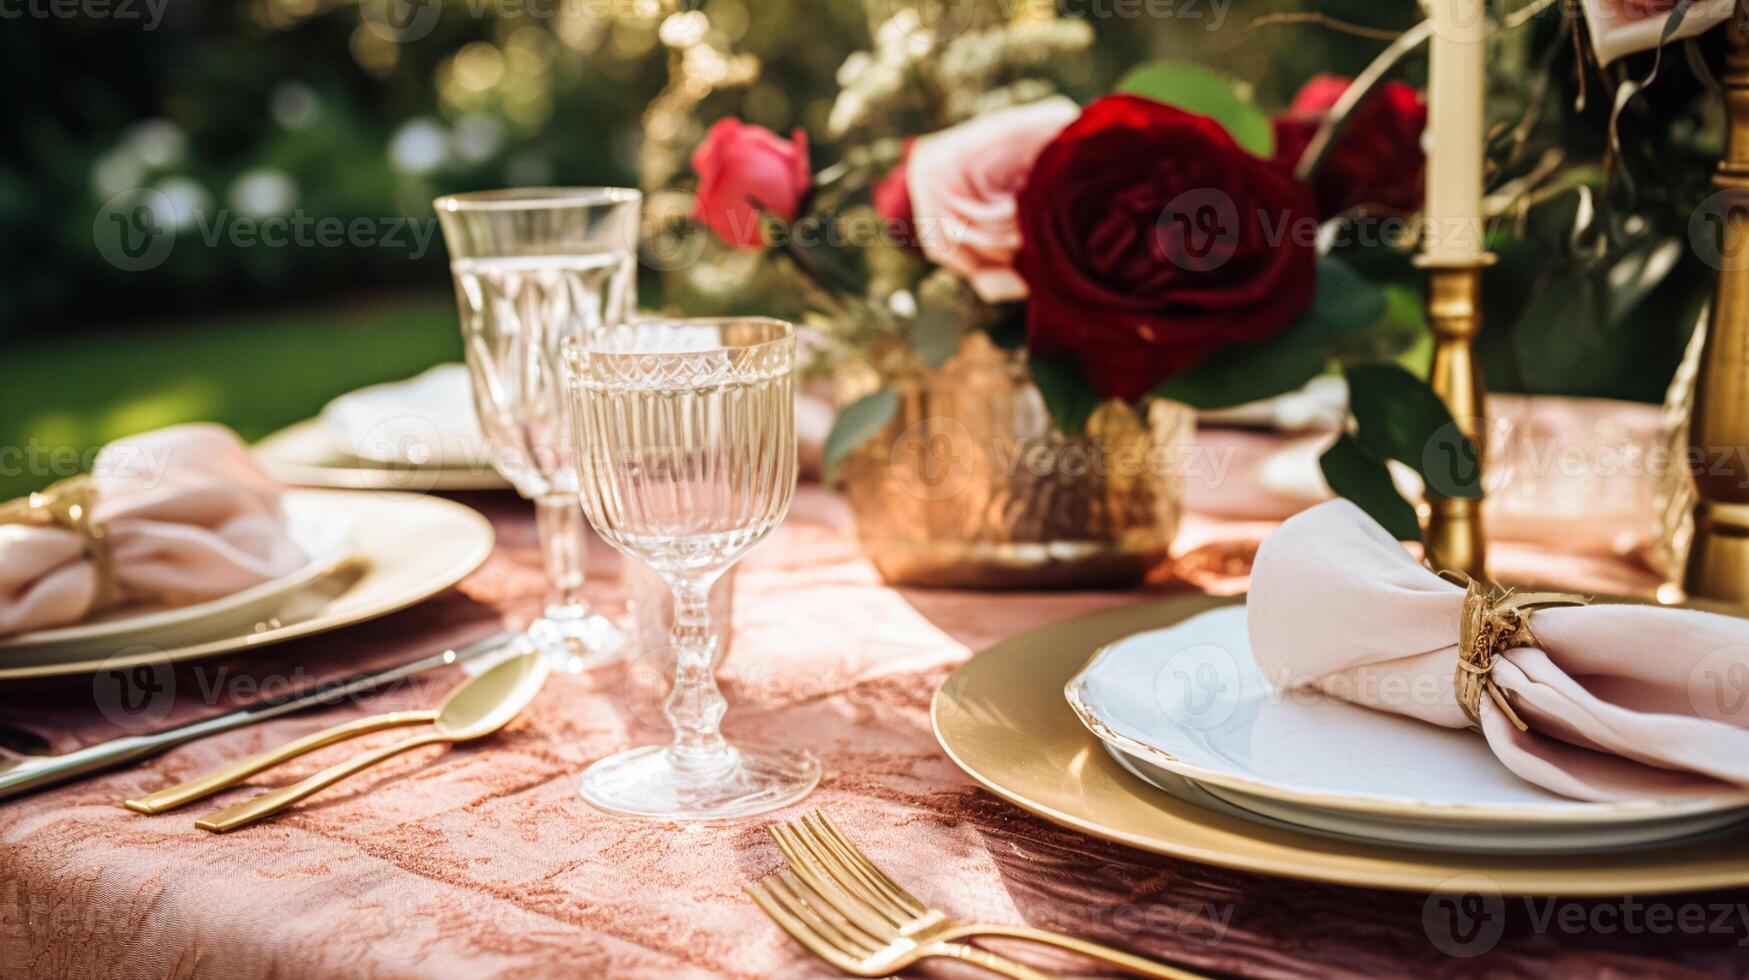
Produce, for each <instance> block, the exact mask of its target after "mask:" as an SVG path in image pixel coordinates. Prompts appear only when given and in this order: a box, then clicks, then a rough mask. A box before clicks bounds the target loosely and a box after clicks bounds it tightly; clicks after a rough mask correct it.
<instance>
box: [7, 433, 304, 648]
mask: <svg viewBox="0 0 1749 980" xmlns="http://www.w3.org/2000/svg"><path fill="white" fill-rule="evenodd" d="M35 503H36V506H32V502H31V501H30V500H29V499H28V498H27V499H25V500H20V501H14V502H12V503H11V504H7V505H5V507H4V508H3V509H0V521H6V522H5V523H0V636H6V635H10V634H13V633H22V632H27V631H30V630H38V629H47V628H50V627H55V626H66V625H69V624H71V623H77V622H79V621H80V620H82V619H84V618H85V617H86V616H88V615H90V614H91V613H93V612H95V611H98V610H100V609H102V608H105V607H108V606H113V605H118V604H123V603H128V604H139V605H150V606H178V605H186V604H188V603H192V602H202V601H205V600H208V599H214V598H217V597H219V596H223V595H228V594H230V593H232V592H236V591H238V590H240V589H245V588H248V587H250V586H252V585H257V584H259V583H262V582H265V581H268V580H269V579H273V578H277V577H279V576H281V575H285V574H288V573H290V572H293V571H296V570H297V569H298V568H300V567H302V566H303V565H304V564H305V563H306V562H307V561H309V558H308V557H307V556H306V555H305V554H304V553H303V551H302V550H301V549H299V548H298V546H297V544H296V543H294V542H293V541H292V539H291V537H290V536H289V535H288V534H287V533H286V527H285V519H284V515H283V513H282V511H281V509H280V487H279V485H278V484H277V483H275V482H274V481H273V479H272V478H271V477H269V476H268V475H267V474H266V473H264V472H262V470H261V468H260V467H259V466H257V465H256V463H255V458H254V457H253V456H252V455H251V454H250V452H249V450H248V448H247V447H246V446H244V445H243V443H242V441H241V440H240V439H238V438H237V436H236V434H235V433H233V432H231V430H229V429H226V428H224V427H222V426H217V425H210V424H194V425H180V426H175V427H173V428H169V429H160V430H158V431H156V432H148V433H145V434H143V435H138V436H131V437H129V438H126V439H119V440H117V441H115V442H112V443H110V444H109V445H108V446H105V447H104V448H103V450H102V451H101V452H99V453H98V455H97V460H96V462H95V464H94V465H93V466H92V472H91V475H90V476H89V477H78V478H75V479H74V480H73V481H66V482H63V483H62V484H57V485H56V487H54V488H51V489H50V491H47V492H45V493H44V494H43V495H40V496H39V497H38V499H37V500H36V501H35Z"/></svg>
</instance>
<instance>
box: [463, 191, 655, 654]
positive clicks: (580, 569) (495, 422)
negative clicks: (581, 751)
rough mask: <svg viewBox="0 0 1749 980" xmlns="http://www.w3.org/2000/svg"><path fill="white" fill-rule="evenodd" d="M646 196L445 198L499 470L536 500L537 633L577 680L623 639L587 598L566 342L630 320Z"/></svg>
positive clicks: (468, 348) (474, 365) (491, 194)
mask: <svg viewBox="0 0 1749 980" xmlns="http://www.w3.org/2000/svg"><path fill="white" fill-rule="evenodd" d="M642 200H643V198H642V195H640V194H639V193H638V192H637V191H635V190H628V189H624V188H617V187H574V188H572V187H542V188H524V189H513V190H501V191H482V192H479V193H474V194H454V195H451V196H448V197H440V198H438V199H437V200H436V201H435V202H434V207H435V208H436V209H437V217H438V221H439V222H440V223H441V224H442V226H443V239H444V242H445V243H446V244H447V245H448V247H449V255H450V270H451V272H452V273H453V276H454V279H455V290H456V305H457V307H458V308H459V310H460V312H461V327H462V341H463V345H464V346H463V350H464V353H465V356H466V360H467V365H468V375H469V378H470V380H471V381H472V382H473V393H474V409H475V411H476V412H477V413H478V414H479V417H480V428H481V429H482V431H484V433H485V436H486V441H487V443H488V445H489V446H490V448H491V450H492V464H493V466H494V468H496V469H497V470H498V472H499V473H501V474H502V475H503V476H504V478H505V479H507V480H509V481H510V483H511V484H512V485H514V486H515V487H516V490H517V492H518V493H520V494H521V495H522V496H523V497H525V498H527V499H529V500H533V501H534V504H535V520H536V530H537V533H538V534H539V536H540V549H541V558H542V560H543V562H544V564H545V566H546V572H547V578H548V580H549V581H550V583H551V586H552V592H551V593H550V594H549V595H548V597H547V600H546V604H545V607H544V609H543V610H542V614H541V616H540V617H539V618H538V619H536V620H535V621H534V622H533V623H531V624H530V625H529V627H528V635H529V637H530V638H531V639H532V640H533V641H534V643H535V645H536V646H537V647H539V648H540V650H541V651H542V652H543V653H544V654H545V655H546V656H547V657H548V658H549V660H550V661H551V662H552V666H554V667H555V668H557V669H562V670H569V671H572V672H576V671H580V670H582V669H584V668H585V667H590V666H594V665H595V664H597V663H601V662H604V661H608V660H612V659H614V658H616V657H617V656H618V654H619V652H620V650H621V648H622V647H623V646H624V643H625V637H624V634H623V633H622V632H621V630H620V629H619V627H617V626H615V625H614V624H613V623H612V622H611V621H609V620H608V619H606V618H605V617H603V616H600V615H596V614H594V613H592V612H591V611H590V609H589V603H588V601H587V600H586V599H585V598H584V596H583V585H584V582H585V580H586V577H587V572H586V567H587V562H588V540H589V532H588V529H587V527H586V526H585V524H584V520H583V512H582V509H581V508H580V506H579V504H578V501H577V480H576V468H575V467H574V466H573V465H572V463H571V460H570V456H571V455H572V449H571V446H570V437H571V427H570V425H569V424H568V421H567V417H568V410H567V409H566V407H565V395H564V385H563V383H562V381H561V379H560V377H559V344H560V342H562V341H563V340H564V339H565V338H567V337H576V336H580V335H582V334H585V333H588V332H589V331H591V330H599V329H601V328H603V327H607V326H612V325H614V324H617V323H620V322H622V321H624V320H625V318H626V314H627V313H628V312H629V310H630V307H631V304H632V303H633V302H635V300H636V297H635V295H634V285H633V283H634V278H635V274H636V260H637V252H636V249H637V235H638V219H639V208H640V206H641V202H642Z"/></svg>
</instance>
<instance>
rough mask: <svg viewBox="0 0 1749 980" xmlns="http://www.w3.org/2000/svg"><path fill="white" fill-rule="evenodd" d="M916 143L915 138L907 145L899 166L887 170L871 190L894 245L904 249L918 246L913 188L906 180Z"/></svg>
mask: <svg viewBox="0 0 1749 980" xmlns="http://www.w3.org/2000/svg"><path fill="white" fill-rule="evenodd" d="M914 143H915V141H914V140H913V141H910V142H907V143H906V144H905V158H904V159H903V160H901V161H899V165H898V166H897V167H894V168H893V169H892V170H890V171H888V172H887V175H886V176H885V177H882V178H881V179H880V180H877V181H875V184H874V187H872V188H870V190H869V196H870V197H872V198H873V199H874V209H875V211H876V212H877V213H879V214H880V216H881V217H883V218H885V219H886V220H887V225H888V227H889V228H890V229H891V230H892V232H893V241H894V244H896V245H901V246H903V247H905V248H915V247H916V246H917V228H916V226H915V224H914V223H913V221H912V218H911V187H910V185H909V184H907V183H905V180H906V171H907V170H908V169H909V168H910V164H911V147H912V145H913V144H914Z"/></svg>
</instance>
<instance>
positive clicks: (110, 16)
mask: <svg viewBox="0 0 1749 980" xmlns="http://www.w3.org/2000/svg"><path fill="white" fill-rule="evenodd" d="M169 5H170V0H0V21H5V20H81V21H117V22H132V23H138V24H139V25H140V30H142V31H151V30H156V29H157V28H158V24H159V23H160V22H162V21H163V19H164V8H165V7H168V6H169Z"/></svg>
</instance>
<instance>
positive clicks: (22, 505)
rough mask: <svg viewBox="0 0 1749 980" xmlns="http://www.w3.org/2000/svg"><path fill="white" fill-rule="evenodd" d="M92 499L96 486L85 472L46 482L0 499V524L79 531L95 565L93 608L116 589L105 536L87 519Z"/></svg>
mask: <svg viewBox="0 0 1749 980" xmlns="http://www.w3.org/2000/svg"><path fill="white" fill-rule="evenodd" d="M95 503H97V488H96V487H95V486H94V485H92V482H91V477H89V476H73V477H68V478H67V479H65V480H59V481H57V482H55V483H52V484H50V485H49V486H48V488H47V489H45V490H39V491H37V492H36V493H33V494H30V495H28V496H24V497H19V498H18V499H16V500H8V501H6V502H5V503H0V524H25V525H29V526H31V527H60V528H65V529H66V530H69V531H72V532H73V533H74V534H77V535H79V540H80V541H81V542H82V543H83V544H84V546H85V554H86V555H88V556H89V557H90V558H91V564H92V565H93V566H95V567H96V569H97V601H96V602H94V603H93V604H92V605H93V607H94V608H95V607H100V606H104V605H107V604H108V603H109V602H110V601H111V600H113V599H114V598H115V597H116V596H117V594H118V592H119V590H118V588H117V585H116V581H115V566H114V564H113V563H112V562H111V561H110V553H109V539H108V537H107V536H106V535H105V534H104V528H103V525H101V524H98V523H97V522H95V521H93V520H92V519H91V509H92V505H93V504H95Z"/></svg>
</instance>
